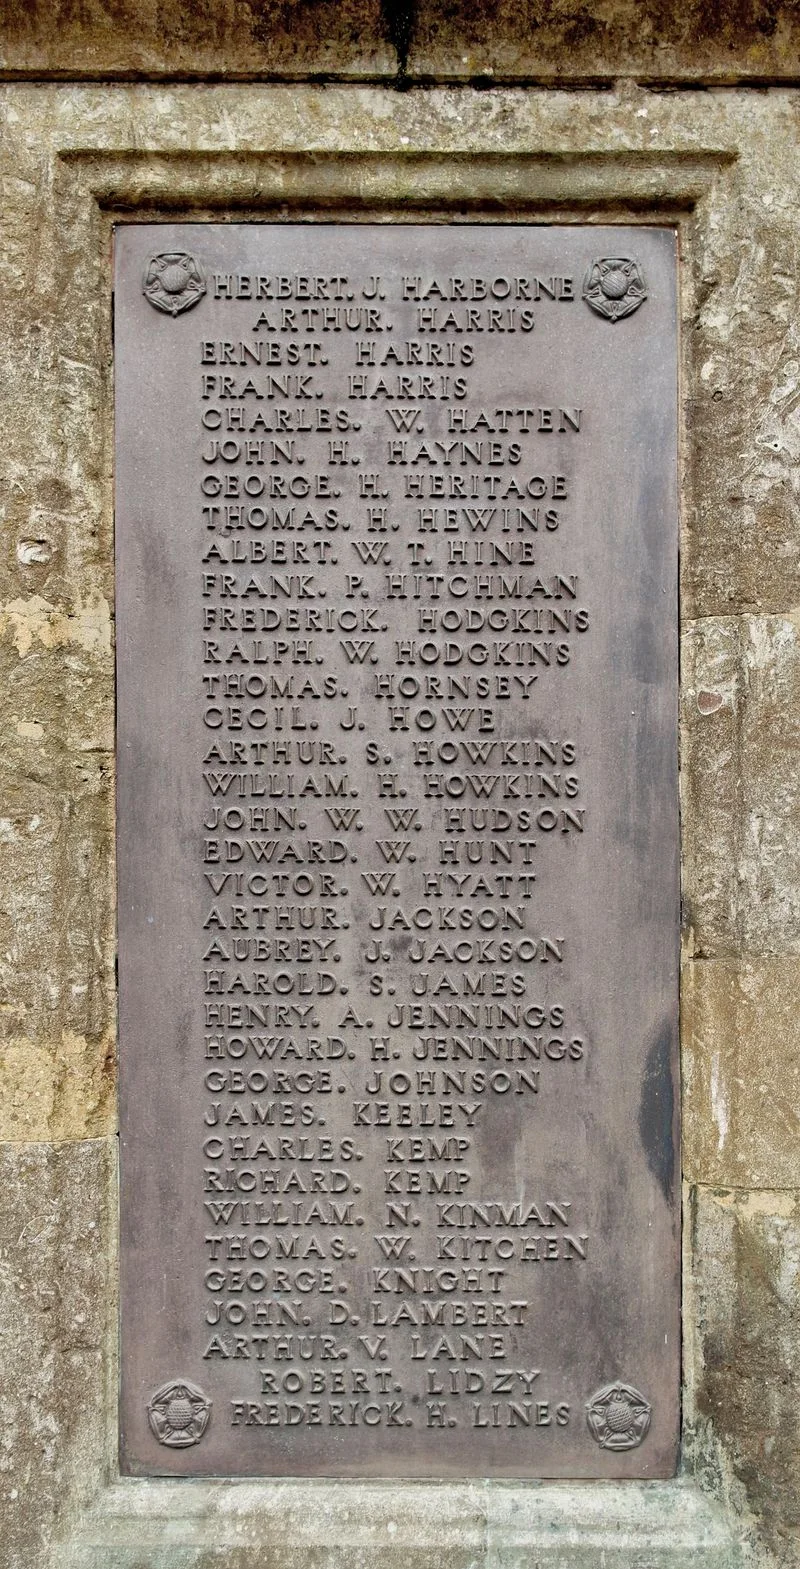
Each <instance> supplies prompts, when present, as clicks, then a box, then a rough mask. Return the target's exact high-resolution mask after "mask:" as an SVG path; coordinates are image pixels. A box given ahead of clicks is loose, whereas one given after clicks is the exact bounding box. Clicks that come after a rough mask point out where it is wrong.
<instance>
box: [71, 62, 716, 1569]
mask: <svg viewBox="0 0 800 1569" xmlns="http://www.w3.org/2000/svg"><path fill="white" fill-rule="evenodd" d="M217 91H218V92H219V93H220V94H222V93H223V92H224V91H226V90H225V89H218V90H217ZM231 91H233V89H231ZM276 91H278V92H283V93H284V94H286V93H290V92H291V89H277V90H276ZM356 91H359V90H356ZM487 96H488V95H486V94H484V95H483V97H484V98H486V97H487ZM134 114H135V110H134ZM320 114H321V115H324V108H323V107H321V108H320ZM310 134H311V133H310V132H309V135H310ZM449 135H450V136H451V137H452V132H450V133H449ZM330 139H331V137H330V133H329V136H328V140H329V141H330ZM456 139H457V138H456ZM92 140H93V138H92V136H91V134H88V135H87V137H86V140H85V144H83V145H69V146H61V147H60V148H59V149H58V151H57V154H56V157H55V159H54V184H53V214H54V222H55V227H56V231H57V232H61V233H62V234H63V235H66V236H68V237H69V246H68V249H69V247H70V246H71V249H72V254H73V255H74V256H80V258H81V260H80V264H79V265H77V266H74V267H73V268H72V270H71V271H69V270H68V269H65V272H64V276H63V279H62V283H63V290H62V309H63V311H64V312H65V313H66V314H69V315H71V316H72V317H73V319H74V316H75V313H76V312H80V311H84V312H86V315H87V325H86V351H87V357H88V358H89V360H90V361H91V363H92V366H93V368H94V369H96V371H97V373H98V375H99V378H100V397H99V400H98V409H97V422H96V424H94V426H93V428H92V429H91V430H88V431H87V432H86V447H85V452H84V458H85V461H87V462H88V463H89V464H94V465H96V468H97V471H98V472H99V474H100V475H101V476H102V479H101V485H100V492H101V496H102V503H101V512H100V516H99V517H98V519H97V529H98V533H97V552H98V557H97V559H98V560H100V561H101V562H102V563H103V564H104V565H103V566H102V571H103V572H106V573H110V570H111V569H110V563H111V561H112V559H113V553H112V539H113V464H112V435H113V432H112V418H111V410H112V377H113V365H112V358H113V345H112V339H111V311H110V299H111V277H112V272H111V257H112V238H113V226H114V224H115V223H125V222H130V221H137V220H138V221H147V222H149V223H153V222H160V221H164V222H168V221H203V220H213V221H216V222H220V221H226V220H230V221H233V220H234V219H235V220H236V221H238V222H242V221H248V220H253V221H255V220H260V221H265V220H269V221H278V222H279V221H281V220H291V221H294V222H297V221H304V220H307V221H309V222H313V221H314V220H315V218H316V219H319V218H322V219H323V220H324V219H325V218H327V219H329V220H332V219H335V220H336V221H340V222H343V221H348V222H354V223H358V222H360V221H372V222H375V221H386V222H404V221H414V222H421V221H431V222H448V223H458V222H459V221H469V222H471V223H474V222H479V221H485V222H487V223H491V222H492V221H493V220H495V221H496V220H505V221H517V222H526V221H527V222H531V223H547V222H554V221H557V222H559V223H569V222H576V223H578V222H580V223H590V222H599V223H603V224H613V223H615V222H617V223H620V224H652V223H657V224H662V225H663V224H669V225H674V227H675V228H676V229H677V231H678V233H679V236H680V252H681V256H682V262H683V265H682V267H681V274H680V288H681V315H682V320H683V322H684V323H689V322H691V321H692V319H693V316H694V312H695V304H696V288H697V279H696V276H695V258H696V257H697V256H698V255H700V254H702V250H703V246H702V232H703V229H704V226H705V225H706V224H707V223H708V221H709V215H710V212H711V208H712V206H715V207H716V206H718V204H719V203H720V202H724V200H725V195H726V187H727V185H728V182H729V179H730V172H731V169H732V168H733V166H734V164H735V156H736V155H735V152H734V151H732V150H731V147H730V146H729V145H728V146H721V147H712V148H708V149H706V150H704V151H702V152H699V153H698V152H693V153H691V154H686V153H681V152H655V151H635V150H631V149H629V148H626V149H625V150H624V152H623V151H613V150H597V149H596V148H595V149H591V148H587V150H586V151H584V152H580V151H577V152H576V151H563V152H554V151H551V150H547V151H542V150H534V151H525V150H522V151H521V150H513V149H509V151H508V152H507V153H506V152H496V153H486V152H483V153H480V152H478V153H476V152H475V151H473V150H472V149H471V148H469V147H466V146H465V147H463V148H458V147H454V148H453V149H452V150H449V151H442V150H439V151H431V150H430V149H427V148H426V147H424V146H423V145H421V143H422V138H420V145H419V146H416V147H415V146H413V145H404V146H400V145H399V138H398V145H397V147H396V148H395V150H393V151H391V152H385V151H384V152H366V153H365V152H364V151H362V150H360V149H358V148H357V147H356V146H354V145H344V144H343V145H341V146H340V147H339V148H338V149H336V148H331V147H329V148H328V149H327V150H325V151H320V152H315V153H311V152H298V151H290V150H285V149H282V148H274V147H270V146H265V147H263V148H260V149H258V150H253V149H252V148H251V149H249V150H244V149H243V148H242V149H240V150H219V149H216V150H211V151H199V150H196V149H195V150H189V149H188V148H181V147H175V146H174V138H168V137H165V138H164V141H165V142H168V141H170V140H172V141H173V145H172V146H169V145H162V146H156V147H152V145H151V146H150V147H148V148H147V150H142V148H141V147H139V146H136V145H130V146H117V147H115V148H114V149H113V150H108V149H101V148H98V147H96V146H93V145H92ZM404 140H408V139H404ZM131 141H132V142H133V141H134V138H133V137H131ZM343 141H344V139H343ZM694 375H695V365H694V363H693V343H692V334H691V332H690V331H684V332H683V333H682V334H681V378H682V386H683V387H684V388H690V387H691V386H692V384H693V379H694ZM682 406H683V407H684V408H685V404H684V402H683V400H682ZM681 468H682V472H681V492H682V496H683V501H684V506H683V525H682V543H683V547H684V552H685V555H684V578H685V580H686V581H688V579H686V571H687V567H688V568H690V567H691V538H690V535H689V533H688V530H687V520H689V519H690V518H691V517H692V514H693V508H694V501H693V488H692V487H693V473H694V463H693V453H692V445H691V440H690V439H689V435H688V433H687V429H686V423H685V420H684V423H683V427H682V454H681ZM687 594H688V597H689V600H690V611H689V613H690V615H691V613H692V611H691V598H692V596H691V593H690V592H689V590H687ZM105 679H106V680H107V681H108V683H109V686H110V685H111V683H113V668H112V666H111V664H110V663H109V665H108V668H107V670H106V674H105ZM683 805H684V819H683V850H684V867H685V869H687V875H688V876H689V878H691V868H692V864H693V832H694V825H693V817H692V809H693V808H692V800H691V797H690V796H687V797H685V799H684V803H683ZM109 830H110V831H111V824H109ZM100 897H101V899H102V898H109V897H110V895H109V891H108V889H107V890H106V893H105V895H101V896H100ZM102 919H103V921H104V924H105V940H106V942H107V944H108V945H109V958H110V948H111V947H112V946H113V913H112V910H111V908H110V906H109V905H107V906H106V909H105V916H104V917H103V918H102ZM97 1197H98V1198H99V1197H100V1196H99V1195H98V1196H97ZM114 1211H115V1204H114V1201H113V1198H112V1201H111V1203H110V1212H111V1214H112V1215H113V1214H114ZM685 1233H686V1237H687V1253H686V1279H685V1290H684V1304H685V1312H686V1314H687V1315H689V1316H691V1314H692V1312H693V1300H694V1299H693V1293H692V1290H691V1258H690V1257H689V1253H688V1247H689V1241H688V1239H689V1238H690V1236H691V1226H690V1225H688V1224H687V1226H686V1228H685ZM115 1249H116V1236H115V1232H114V1224H113V1222H112V1224H111V1228H110V1236H109V1255H108V1258H109V1275H108V1279H109V1316H108V1326H107V1327H108V1335H107V1344H106V1361H105V1371H104V1383H105V1390H106V1401H105V1412H106V1428H105V1445H104V1451H105V1458H104V1462H103V1472H104V1477H102V1478H101V1477H100V1476H97V1477H96V1478H95V1486H94V1489H93V1492H94V1497H93V1499H89V1498H88V1497H87V1499H86V1506H85V1507H82V1506H81V1504H80V1501H79V1500H78V1499H76V1500H75V1505H76V1507H75V1508H74V1509H73V1510H72V1513H73V1516H74V1519H73V1524H72V1527H71V1529H70V1531H69V1533H68V1535H67V1536H66V1538H65V1539H64V1540H63V1542H62V1546H61V1548H60V1549H58V1550H57V1554H58V1556H57V1562H58V1564H59V1566H67V1569H68V1566H71V1569H100V1566H101V1565H102V1566H103V1569H117V1566H119V1569H122V1566H130V1569H133V1566H137V1569H138V1566H141V1565H144V1564H145V1563H146V1564H147V1565H148V1569H150V1566H152V1569H155V1566H159V1569H161V1566H164V1569H166V1566H167V1565H168V1564H172V1563H178V1562H179V1563H180V1564H182V1565H183V1564H189V1563H192V1564H197V1566H198V1569H200V1566H201V1565H202V1566H203V1569H206V1566H210V1565H214V1566H218V1569H223V1566H225V1569H227V1566H229V1565H230V1566H231V1569H232V1566H234V1565H235V1566H236V1569H245V1566H248V1569H249V1566H250V1565H252V1566H255V1565H256V1564H258V1565H264V1564H265V1563H267V1562H269V1563H270V1564H271V1563H272V1562H273V1554H277V1555H278V1556H276V1558H275V1560H274V1561H275V1562H277V1561H278V1559H280V1562H281V1563H282V1564H283V1565H289V1564H291V1565H298V1566H302V1565H304V1564H311V1563H318V1562H321V1561H322V1560H321V1559H320V1557H319V1554H320V1549H321V1547H322V1546H324V1549H325V1557H324V1562H325V1564H326V1566H328V1565H331V1566H333V1565H336V1566H341V1569H345V1566H348V1569H349V1566H350V1565H351V1564H352V1563H353V1562H354V1559H355V1558H358V1559H359V1561H360V1557H361V1555H364V1556H365V1558H366V1557H368V1558H369V1562H370V1564H371V1565H373V1564H374V1565H380V1566H384V1565H386V1566H388V1565H389V1564H391V1565H397V1566H400V1565H401V1564H412V1565H414V1566H420V1569H421V1566H423V1565H429V1564H431V1563H433V1562H436V1563H437V1564H442V1565H446V1566H447V1569H451V1566H452V1569H476V1566H477V1565H478V1564H481V1565H486V1566H489V1565H492V1566H495V1565H499V1564H500V1563H502V1565H503V1569H511V1566H515V1565H519V1566H520V1569H521V1566H522V1565H523V1564H529V1563H531V1562H532V1561H533V1562H535V1563H536V1564H537V1565H539V1564H541V1569H545V1565H549V1564H555V1563H556V1562H558V1564H559V1565H561V1564H567V1563H569V1564H570V1565H572V1564H573V1563H574V1564H575V1565H576V1566H577V1565H579V1564H580V1565H582V1564H584V1563H588V1562H590V1561H591V1562H594V1561H596V1557H595V1555H597V1554H598V1553H599V1551H600V1549H601V1548H602V1549H603V1550H604V1552H605V1557H604V1563H606V1565H607V1566H608V1569H612V1566H616V1565H620V1566H621V1565H622V1564H623V1563H625V1564H626V1565H629V1566H632V1565H633V1564H634V1563H637V1564H638V1563H642V1564H644V1563H646V1564H647V1569H661V1566H662V1565H671V1566H674V1569H679V1566H683V1565H685V1564H686V1563H688V1562H691V1563H692V1564H693V1565H696V1566H697V1569H722V1566H723V1565H724V1566H728V1565H731V1564H733V1563H734V1562H736V1561H738V1560H737V1556H736V1555H737V1549H736V1547H735V1546H734V1540H733V1535H732V1532H731V1528H730V1526H729V1524H728V1522H727V1520H726V1518H725V1517H724V1515H723V1513H722V1511H721V1510H720V1509H719V1508H718V1506H717V1505H716V1504H714V1503H712V1502H711V1501H710V1500H709V1499H708V1498H707V1497H706V1496H705V1495H704V1494H703V1493H702V1492H701V1491H700V1489H699V1487H698V1486H697V1484H696V1482H695V1480H694V1478H693V1475H692V1459H691V1446H690V1445H689V1446H687V1447H686V1449H685V1460H684V1472H683V1474H682V1475H681V1476H680V1477H678V1478H677V1479H676V1480H675V1481H674V1482H660V1483H645V1484H640V1483H598V1484H594V1483H582V1484H568V1483H546V1484H544V1483H530V1484H525V1483H518V1482H515V1483H492V1484H489V1483H450V1482H448V1483H422V1482H413V1483H396V1482H393V1483H388V1482H367V1483H362V1482H346V1481H344V1482H342V1481H338V1482H327V1481H319V1482H291V1481H289V1482H278V1483H272V1482H266V1481H265V1482H261V1483H253V1482H226V1481H224V1480H220V1481H212V1482H188V1483H178V1484H176V1483H174V1482H170V1481H160V1480H146V1481H138V1480H125V1481H120V1480H119V1479H118V1477H117V1475H116V1461H115V1454H116V1396H115V1389H116V1325H115V1311H114V1289H113V1282H114V1278H115ZM686 1341H687V1345H688V1346H689V1348H690V1350H689V1356H688V1358H687V1380H686V1386H685V1408H684V1409H685V1417H686V1419H687V1424H688V1425H687V1432H690V1431H691V1425H692V1419H693V1392H692V1377H691V1368H692V1353H691V1344H692V1341H693V1325H692V1323H691V1321H690V1320H689V1321H687V1324H686ZM87 1481H88V1479H87ZM89 1490H90V1489H89V1488H88V1487H86V1488H85V1491H87V1492H88V1491H89ZM641 1553H644V1557H640V1556H639V1555H640V1554H641ZM584 1555H585V1556H584Z"/></svg>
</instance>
